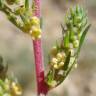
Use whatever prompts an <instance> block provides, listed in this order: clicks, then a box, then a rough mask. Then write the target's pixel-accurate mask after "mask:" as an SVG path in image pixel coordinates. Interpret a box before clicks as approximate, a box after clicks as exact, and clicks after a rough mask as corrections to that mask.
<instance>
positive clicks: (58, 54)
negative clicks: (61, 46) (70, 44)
mask: <svg viewBox="0 0 96 96" xmlns="http://www.w3.org/2000/svg"><path fill="white" fill-rule="evenodd" d="M56 57H57V60H58V61H60V60H61V59H62V53H57V56H56Z"/></svg>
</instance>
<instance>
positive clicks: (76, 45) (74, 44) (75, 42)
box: [73, 40, 79, 48]
mask: <svg viewBox="0 0 96 96" xmlns="http://www.w3.org/2000/svg"><path fill="white" fill-rule="evenodd" d="M73 46H74V48H77V47H78V46H79V41H78V40H75V41H74V42H73Z"/></svg>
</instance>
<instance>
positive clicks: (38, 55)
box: [33, 0, 48, 96]
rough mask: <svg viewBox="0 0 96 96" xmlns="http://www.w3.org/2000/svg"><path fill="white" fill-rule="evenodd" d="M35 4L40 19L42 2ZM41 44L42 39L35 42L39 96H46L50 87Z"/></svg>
mask: <svg viewBox="0 0 96 96" xmlns="http://www.w3.org/2000/svg"><path fill="white" fill-rule="evenodd" d="M34 3H35V6H36V9H35V16H37V17H39V18H40V0H34ZM41 43H42V42H41V39H38V40H33V47H34V56H35V67H36V79H37V92H38V96H40V94H44V95H46V94H47V92H48V87H47V85H46V83H45V82H44V66H43V55H42V44H41Z"/></svg>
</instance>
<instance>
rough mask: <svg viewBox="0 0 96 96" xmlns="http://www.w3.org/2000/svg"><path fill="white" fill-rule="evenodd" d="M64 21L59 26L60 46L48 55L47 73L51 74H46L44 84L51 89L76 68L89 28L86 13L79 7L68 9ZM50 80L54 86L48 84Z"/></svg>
mask: <svg viewBox="0 0 96 96" xmlns="http://www.w3.org/2000/svg"><path fill="white" fill-rule="evenodd" d="M64 21H65V22H64V24H62V25H61V28H62V35H63V36H62V41H61V44H56V47H54V48H55V49H54V48H52V50H51V54H50V62H49V64H50V70H49V73H50V72H51V73H50V74H49V73H48V74H47V76H46V83H47V84H48V85H49V87H51V88H52V87H56V86H58V85H59V84H60V83H62V82H63V81H64V80H65V78H66V77H67V76H68V74H69V73H70V71H71V70H72V68H75V67H76V66H77V59H78V55H79V53H80V49H81V47H82V44H83V42H84V39H85V37H86V34H87V32H88V30H89V28H90V24H88V18H87V15H86V12H85V11H84V9H83V8H82V7H80V6H76V7H74V8H70V11H68V13H67V14H66V16H65V20H64ZM57 45H58V46H57ZM54 53H55V54H54ZM52 70H54V76H53V75H52V76H51V74H53V71H52ZM49 75H50V76H51V79H50V76H49ZM50 80H52V81H54V82H55V84H54V86H53V84H52V85H51V84H49V81H50ZM52 81H50V82H52Z"/></svg>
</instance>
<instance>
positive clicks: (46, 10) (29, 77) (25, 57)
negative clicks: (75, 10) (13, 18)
mask: <svg viewBox="0 0 96 96" xmlns="http://www.w3.org/2000/svg"><path fill="white" fill-rule="evenodd" d="M41 3H42V4H41V10H42V17H43V35H42V42H43V45H42V46H43V53H44V57H46V58H45V59H44V62H45V68H46V66H47V60H48V52H49V50H50V49H51V47H52V46H53V45H54V44H55V42H56V40H58V39H60V38H61V27H60V24H61V23H62V22H63V20H64V15H65V13H66V11H67V10H68V8H70V7H71V6H74V5H76V4H80V5H82V6H83V7H84V8H85V9H86V10H87V12H88V17H89V21H90V22H91V24H92V26H91V28H90V30H89V32H88V34H87V37H86V40H85V42H84V44H83V46H82V50H81V54H80V57H79V60H78V68H77V69H75V70H73V71H72V72H71V74H70V75H69V76H68V77H67V79H66V80H65V82H64V83H62V84H61V85H60V86H58V87H57V88H55V89H53V90H51V91H50V92H49V93H48V96H96V0H41ZM32 46H33V45H32V40H31V37H30V36H28V35H26V34H24V33H22V32H21V31H20V30H19V29H17V28H16V27H15V26H14V25H12V24H11V23H10V22H9V21H8V20H7V19H6V16H5V14H3V13H2V12H0V55H2V56H3V58H4V60H5V62H7V63H8V64H9V71H8V74H13V73H14V75H15V76H16V77H17V78H18V81H19V82H20V83H21V85H22V88H23V91H24V94H23V96H36V82H35V80H36V78H35V66H34V55H33V48H32Z"/></svg>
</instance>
